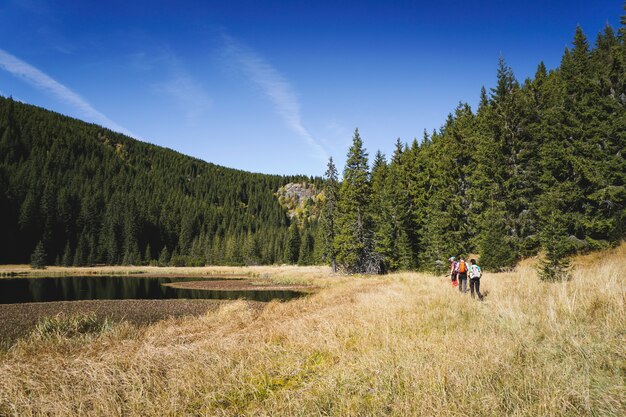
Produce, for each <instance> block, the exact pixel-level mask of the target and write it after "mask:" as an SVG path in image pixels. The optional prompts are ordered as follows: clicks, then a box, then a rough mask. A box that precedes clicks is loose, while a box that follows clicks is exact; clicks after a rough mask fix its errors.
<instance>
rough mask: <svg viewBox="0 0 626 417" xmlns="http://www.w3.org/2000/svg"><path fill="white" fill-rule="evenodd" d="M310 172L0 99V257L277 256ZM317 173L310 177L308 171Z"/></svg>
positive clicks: (69, 260) (115, 260) (170, 259)
mask: <svg viewBox="0 0 626 417" xmlns="http://www.w3.org/2000/svg"><path fill="white" fill-rule="evenodd" d="M304 180H307V181H311V180H312V179H310V178H307V177H283V176H274V175H264V174H253V173H248V172H243V171H238V170H234V169H229V168H224V167H220V166H217V165H213V164H210V163H206V162H204V161H201V160H198V159H194V158H191V157H188V156H185V155H181V154H179V153H177V152H175V151H172V150H169V149H164V148H161V147H158V146H154V145H150V144H147V143H143V142H140V141H137V140H134V139H131V138H128V137H126V136H124V135H121V134H117V133H114V132H111V131H109V130H107V129H104V128H102V127H100V126H97V125H93V124H88V123H84V122H81V121H79V120H75V119H71V118H69V117H65V116H62V115H60V114H57V113H53V112H50V111H47V110H44V109H41V108H37V107H34V106H30V105H26V104H22V103H20V102H16V101H14V100H12V99H10V98H9V99H7V98H1V97H0V230H2V239H0V262H1V263H27V262H29V261H30V258H31V254H33V253H34V250H35V248H36V247H37V246H38V244H39V252H38V255H39V257H41V249H43V252H44V253H45V256H44V258H45V263H46V264H48V265H50V264H52V263H56V264H60V265H92V264H100V263H106V264H135V265H138V264H142V263H149V262H152V263H156V262H157V261H158V262H159V263H161V264H170V263H171V264H178V265H204V264H244V263H247V264H255V263H267V264H271V263H282V262H284V261H285V260H286V256H288V255H289V253H288V252H287V253H286V247H287V244H288V234H289V225H290V224H291V223H292V222H291V221H290V218H289V216H288V215H287V210H286V209H285V208H284V207H282V206H281V204H280V203H279V201H278V198H277V197H276V196H275V195H274V193H275V192H276V191H277V190H278V189H279V188H280V187H281V186H284V185H285V184H288V183H290V182H295V181H304ZM313 181H314V180H313Z"/></svg>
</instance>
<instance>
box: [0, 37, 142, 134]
mask: <svg viewBox="0 0 626 417" xmlns="http://www.w3.org/2000/svg"><path fill="white" fill-rule="evenodd" d="M0 68H1V69H3V70H5V71H7V72H8V73H10V74H12V75H14V76H16V77H19V78H22V79H23V80H24V81H26V82H27V83H29V84H31V85H32V86H34V87H36V88H38V89H40V90H43V91H45V92H47V93H50V94H52V95H53V96H55V97H56V98H58V99H59V100H62V101H64V102H66V103H68V104H70V105H72V106H73V107H74V108H76V109H77V110H78V111H80V112H81V113H82V115H83V116H85V117H87V118H89V119H91V120H92V121H94V122H96V123H100V124H102V125H103V126H106V127H108V128H109V129H112V130H115V131H117V132H121V133H123V134H125V135H128V136H133V137H137V136H136V135H134V134H133V133H132V132H130V131H129V130H128V129H126V128H124V127H123V126H120V125H118V124H117V123H115V122H114V121H112V120H111V119H109V118H108V117H107V116H105V115H104V114H102V113H100V112H99V111H98V110H96V109H95V108H93V106H92V105H91V104H89V103H88V102H87V101H85V100H84V99H83V98H82V97H81V96H79V95H78V94H76V93H75V92H74V91H72V90H70V89H69V88H67V87H66V86H64V85H63V84H61V83H59V82H58V81H56V80H55V79H53V78H52V77H50V76H49V75H47V74H45V73H43V72H42V71H40V70H38V69H37V68H35V67H33V66H32V65H30V64H28V63H27V62H24V61H22V60H21V59H19V58H17V57H15V56H13V55H11V54H9V53H8V52H6V51H4V50H2V49H0Z"/></svg>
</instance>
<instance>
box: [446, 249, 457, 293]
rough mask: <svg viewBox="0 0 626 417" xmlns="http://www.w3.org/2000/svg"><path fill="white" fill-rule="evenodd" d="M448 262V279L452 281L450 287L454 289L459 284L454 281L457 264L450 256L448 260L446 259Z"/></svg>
mask: <svg viewBox="0 0 626 417" xmlns="http://www.w3.org/2000/svg"><path fill="white" fill-rule="evenodd" d="M448 261H450V279H451V281H452V286H453V287H456V286H457V285H459V282H458V281H457V279H456V276H457V270H456V268H457V262H456V260H455V259H454V256H451V257H450V259H448Z"/></svg>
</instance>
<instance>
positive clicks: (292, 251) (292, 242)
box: [285, 219, 301, 264]
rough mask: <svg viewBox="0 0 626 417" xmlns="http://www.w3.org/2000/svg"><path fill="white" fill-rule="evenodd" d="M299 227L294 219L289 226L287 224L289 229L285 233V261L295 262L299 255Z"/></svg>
mask: <svg viewBox="0 0 626 417" xmlns="http://www.w3.org/2000/svg"><path fill="white" fill-rule="evenodd" d="M300 245H301V239H300V229H299V228H298V224H297V222H296V220H295V219H294V221H293V223H291V226H289V231H288V235H287V243H286V246H285V261H286V262H288V263H290V264H297V263H298V257H299V255H300Z"/></svg>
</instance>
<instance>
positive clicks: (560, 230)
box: [538, 209, 572, 281]
mask: <svg viewBox="0 0 626 417" xmlns="http://www.w3.org/2000/svg"><path fill="white" fill-rule="evenodd" d="M541 246H542V247H543V250H544V256H543V259H542V260H541V261H540V263H539V265H538V273H539V277H540V278H541V279H542V280H543V281H563V280H567V279H570V278H571V263H570V260H569V253H570V252H571V250H572V249H571V244H570V243H569V242H568V236H567V228H566V226H565V222H564V218H563V214H562V213H561V211H560V210H558V209H553V210H551V211H550V212H549V213H545V214H544V221H543V228H542V230H541Z"/></svg>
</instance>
